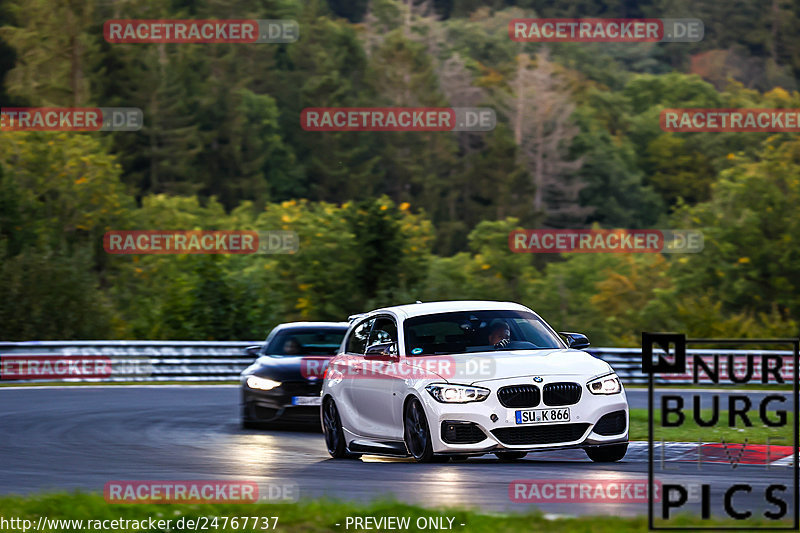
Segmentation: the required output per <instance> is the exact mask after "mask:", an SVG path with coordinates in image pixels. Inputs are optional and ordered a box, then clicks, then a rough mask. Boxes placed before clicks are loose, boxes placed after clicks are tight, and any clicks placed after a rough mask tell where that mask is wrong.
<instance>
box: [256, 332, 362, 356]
mask: <svg viewBox="0 0 800 533" xmlns="http://www.w3.org/2000/svg"><path fill="white" fill-rule="evenodd" d="M345 333H347V328H346V327H343V328H341V329H340V328H335V329H334V328H324V329H323V328H316V329H315V328H287V329H284V330H281V331H279V332H278V334H277V335H275V337H273V338H272V339H271V340H270V341H269V343H268V344H267V346H266V348H265V350H264V355H272V356H276V357H277V356H286V357H295V356H302V355H335V354H336V351H337V350H338V349H339V345H340V344H342V339H343V338H344V334H345Z"/></svg>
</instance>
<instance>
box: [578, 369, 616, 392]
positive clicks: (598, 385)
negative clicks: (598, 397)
mask: <svg viewBox="0 0 800 533" xmlns="http://www.w3.org/2000/svg"><path fill="white" fill-rule="evenodd" d="M586 387H587V388H588V389H589V392H591V393H592V394H617V393H619V392H620V391H622V385H621V384H620V382H619V378H618V377H617V375H616V374H608V375H605V376H602V377H599V378H596V379H593V380H591V381H590V382H588V383H587V384H586Z"/></svg>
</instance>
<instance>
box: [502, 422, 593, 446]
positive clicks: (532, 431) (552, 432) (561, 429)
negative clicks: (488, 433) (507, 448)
mask: <svg viewBox="0 0 800 533" xmlns="http://www.w3.org/2000/svg"><path fill="white" fill-rule="evenodd" d="M588 427H589V424H549V425H544V426H525V427H515V428H498V429H493V430H492V434H493V435H494V436H495V437H497V439H498V440H499V441H500V442H502V443H503V444H508V445H515V444H555V443H557V442H572V441H576V440H578V439H579V438H581V437H582V436H583V434H584V433H586V429H587V428H588Z"/></svg>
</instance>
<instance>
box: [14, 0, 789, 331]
mask: <svg viewBox="0 0 800 533" xmlns="http://www.w3.org/2000/svg"><path fill="white" fill-rule="evenodd" d="M609 6H610V7H609ZM536 16H541V17H578V16H599V17H687V16H691V17H695V18H700V19H702V20H703V21H704V23H705V38H704V40H703V41H701V42H699V43H641V44H612V43H608V44H605V43H586V44H577V43H573V44H568V43H567V44H557V43H556V44H547V45H546V46H545V45H540V44H536V43H515V42H512V41H511V40H510V39H509V38H508V33H507V27H508V22H509V20H511V19H513V18H516V17H536ZM113 18H153V19H158V18H256V19H278V18H292V19H295V20H297V21H298V22H299V24H300V28H301V32H300V35H301V36H300V40H299V41H297V42H296V43H291V44H258V45H256V44H253V45H226V44H219V45H210V44H209V45H203V44H197V45H175V44H166V45H165V44H152V45H150V44H129V45H112V44H109V43H106V42H105V41H104V40H103V38H102V25H103V22H104V21H105V20H108V19H113ZM798 30H800V6H798V5H795V4H790V3H786V2H781V1H777V2H772V3H771V4H770V3H767V4H764V3H761V2H756V1H755V0H748V1H745V2H739V3H737V4H736V8H735V9H733V8H731V7H725V6H722V5H719V4H718V3H716V2H713V1H712V0H701V1H699V2H675V1H673V0H670V1H667V0H648V1H646V2H640V3H637V4H631V3H630V2H629V3H617V4H611V5H609V4H608V3H607V2H600V1H599V0H586V1H582V2H579V3H577V4H576V3H570V4H554V3H552V2H549V1H540V0H522V1H515V2H511V1H510V0H493V1H491V2H477V1H475V2H473V1H458V2H456V1H453V0H406V1H400V0H363V1H359V2H344V1H336V0H329V1H327V2H326V1H323V0H312V1H310V2H301V1H300V0H258V1H256V2H244V1H241V0H191V1H183V0H181V1H176V2H169V3H164V2H154V1H152V0H126V1H125V2H112V3H109V2H98V1H96V0H89V1H87V2H77V1H67V2H52V1H48V0H9V1H7V2H5V3H3V4H2V6H1V7H0V81H2V83H0V104H2V106H3V107H11V106H23V105H28V106H46V105H51V106H74V105H84V106H102V107H111V106H125V107H139V108H141V109H142V110H143V111H144V115H145V125H144V127H143V128H142V130H141V131H139V132H126V133H122V132H120V133H85V134H67V133H19V132H0V257H2V263H0V339H4V340H21V339H81V338H83V339H85V338H153V339H258V338H261V337H263V336H264V335H265V334H266V332H267V330H269V329H270V328H271V327H272V326H273V325H275V324H276V323H278V322H284V321H288V320H299V319H319V320H341V319H344V318H346V317H347V316H348V315H349V314H352V313H355V312H360V311H364V310H366V309H369V308H374V307H376V306H383V305H391V304H398V303H405V302H412V301H414V300H417V299H420V300H434V299H463V298H486V299H510V300H516V301H519V302H521V303H524V304H526V305H528V306H530V307H532V308H533V309H535V310H537V311H539V312H540V313H541V314H542V316H544V318H546V319H547V320H548V321H550V322H551V323H553V325H554V326H556V327H557V328H559V329H565V330H569V329H574V330H578V331H584V332H586V333H587V334H589V336H590V337H591V338H592V341H593V344H595V345H602V344H606V345H608V344H623V345H636V343H637V342H638V335H639V332H640V331H641V330H643V329H649V330H659V329H669V330H680V331H686V332H687V333H690V334H695V335H735V336H760V335H797V334H798V333H800V331H798V326H797V324H798V321H799V320H800V290H798V283H800V271H799V269H800V227H798V224H800V223H799V222H798V220H800V218H799V217H797V216H796V209H797V208H796V206H797V205H798V201H800V185H798V179H799V178H798V176H800V142H798V141H797V140H796V138H795V137H793V136H792V135H790V134H777V135H770V134H760V133H691V134H688V133H687V134H683V133H667V132H664V131H662V130H661V129H660V126H659V120H658V119H659V113H660V111H661V110H662V109H664V108H667V107H785V108H800V94H798V92H797V83H796V78H797V75H798V74H800V52H798V51H799V50H800V31H798ZM336 106H360V107H370V106H375V107H377V106H453V107H463V106H488V107H492V108H494V109H495V110H497V117H498V124H497V127H496V128H495V130H494V131H491V132H486V133H445V132H427V133H366V132H360V133H349V132H307V131H304V130H303V129H302V128H301V127H300V121H299V115H300V112H301V111H302V109H303V108H306V107H336ZM593 226H594V227H604V228H614V227H628V228H696V229H701V230H702V231H703V232H704V233H705V250H704V251H703V252H702V253H699V254H686V255H677V254H676V255H667V256H661V255H650V254H646V255H641V256H630V255H622V254H603V255H601V254H573V255H564V256H558V255H543V256H534V255H530V254H514V253H512V252H511V251H510V250H509V249H508V241H507V238H508V233H509V231H511V230H513V229H516V228H537V227H567V228H588V227H593ZM110 229H165V230H169V229H257V230H271V229H287V230H292V231H296V232H297V233H298V235H299V236H300V250H299V251H298V252H297V253H296V254H292V255H250V256H234V255H231V256H169V255H168V256H144V255H142V256H123V255H120V256H116V255H108V254H106V253H105V252H104V250H103V248H102V235H103V234H104V233H105V232H106V231H108V230H110Z"/></svg>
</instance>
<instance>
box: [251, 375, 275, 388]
mask: <svg viewBox="0 0 800 533" xmlns="http://www.w3.org/2000/svg"><path fill="white" fill-rule="evenodd" d="M280 385H281V382H280V381H273V380H271V379H266V378H260V377H258V376H248V378H247V386H248V387H250V388H251V389H258V390H272V389H274V388H275V387H280Z"/></svg>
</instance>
